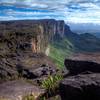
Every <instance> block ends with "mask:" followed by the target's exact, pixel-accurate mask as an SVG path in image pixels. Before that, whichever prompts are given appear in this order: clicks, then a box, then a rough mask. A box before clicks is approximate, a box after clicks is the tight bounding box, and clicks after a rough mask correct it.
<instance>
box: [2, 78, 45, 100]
mask: <svg viewBox="0 0 100 100" xmlns="http://www.w3.org/2000/svg"><path fill="white" fill-rule="evenodd" d="M44 93H45V90H44V89H41V88H39V87H37V86H34V85H33V84H30V83H28V82H26V81H24V80H17V81H9V82H5V83H3V84H0V100H26V99H24V97H25V96H29V95H32V96H33V97H34V100H37V98H39V96H41V95H43V94H44Z"/></svg>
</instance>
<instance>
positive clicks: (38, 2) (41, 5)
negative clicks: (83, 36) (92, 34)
mask: <svg viewBox="0 0 100 100" xmlns="http://www.w3.org/2000/svg"><path fill="white" fill-rule="evenodd" d="M0 4H1V5H6V6H8V5H10V6H15V7H17V8H24V9H31V10H38V12H37V11H29V12H25V11H16V10H14V9H6V10H2V11H0V13H5V15H7V16H13V17H12V19H14V18H15V19H17V16H20V17H19V18H23V19H24V18H25V17H26V18H30V19H31V18H43V17H44V18H56V19H61V18H62V19H64V20H65V21H67V22H68V21H70V22H73V23H91V22H92V23H98V24H99V23H100V21H99V20H100V6H99V4H100V0H0ZM41 9H42V10H44V11H43V12H41V11H39V10H41ZM45 10H46V11H48V12H45ZM3 19H7V18H6V17H4V18H3ZM1 20H2V18H1Z"/></svg>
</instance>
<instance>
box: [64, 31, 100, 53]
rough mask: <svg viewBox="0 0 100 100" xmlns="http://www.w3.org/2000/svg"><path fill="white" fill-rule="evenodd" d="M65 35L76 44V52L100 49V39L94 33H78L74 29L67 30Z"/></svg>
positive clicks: (97, 50)
mask: <svg viewBox="0 0 100 100" xmlns="http://www.w3.org/2000/svg"><path fill="white" fill-rule="evenodd" d="M65 36H66V38H67V39H68V40H69V41H70V42H71V43H72V44H73V45H74V50H75V52H99V51H100V39H99V38H97V37H96V36H94V35H93V34H89V33H85V34H77V33H74V32H72V31H69V32H66V31H65Z"/></svg>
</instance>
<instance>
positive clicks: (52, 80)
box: [42, 75, 63, 95]
mask: <svg viewBox="0 0 100 100" xmlns="http://www.w3.org/2000/svg"><path fill="white" fill-rule="evenodd" d="M62 79H63V76H62V75H55V76H48V78H47V79H45V80H43V81H42V87H43V88H45V89H46V90H47V92H48V95H52V94H54V93H55V91H57V88H58V86H59V81H60V80H62Z"/></svg>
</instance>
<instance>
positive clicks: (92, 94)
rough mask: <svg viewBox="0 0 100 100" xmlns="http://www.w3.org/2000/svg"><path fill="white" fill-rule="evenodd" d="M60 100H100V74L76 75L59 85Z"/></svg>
mask: <svg viewBox="0 0 100 100" xmlns="http://www.w3.org/2000/svg"><path fill="white" fill-rule="evenodd" d="M60 95H61V98H62V100H100V74H85V75H76V76H70V77H67V78H65V79H64V80H62V81H61V83H60Z"/></svg>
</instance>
